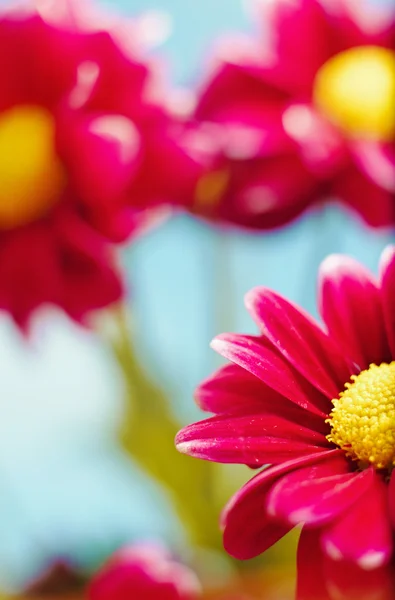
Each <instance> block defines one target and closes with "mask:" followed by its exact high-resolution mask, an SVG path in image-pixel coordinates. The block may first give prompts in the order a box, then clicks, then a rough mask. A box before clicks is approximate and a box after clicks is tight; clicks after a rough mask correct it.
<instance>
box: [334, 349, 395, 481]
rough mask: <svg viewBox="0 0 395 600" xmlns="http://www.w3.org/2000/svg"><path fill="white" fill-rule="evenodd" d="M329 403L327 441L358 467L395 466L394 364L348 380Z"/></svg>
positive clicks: (370, 369) (364, 372) (379, 467)
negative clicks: (331, 405) (354, 461)
mask: <svg viewBox="0 0 395 600" xmlns="http://www.w3.org/2000/svg"><path fill="white" fill-rule="evenodd" d="M351 379H352V383H346V386H345V387H346V389H345V390H344V391H343V392H341V394H340V395H339V398H337V399H336V400H333V406H334V408H333V409H332V412H331V414H330V416H329V417H330V418H329V419H328V423H330V425H331V428H332V430H331V433H330V434H329V435H328V440H329V441H330V442H333V443H334V444H336V445H337V446H339V447H340V448H342V449H343V450H344V451H345V452H346V454H347V456H349V457H350V458H352V459H353V460H356V461H359V463H360V466H361V467H366V466H367V465H373V466H374V467H376V469H392V468H393V467H394V466H395V361H393V362H392V363H391V364H387V363H382V364H381V365H380V366H377V365H373V364H372V365H370V367H369V369H366V370H365V371H362V372H361V373H359V375H353V376H352V377H351Z"/></svg>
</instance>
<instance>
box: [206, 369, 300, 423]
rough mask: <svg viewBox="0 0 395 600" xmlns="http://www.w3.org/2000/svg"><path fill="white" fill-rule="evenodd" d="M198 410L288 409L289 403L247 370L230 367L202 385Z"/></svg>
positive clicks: (216, 373) (217, 411)
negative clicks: (286, 407) (276, 407)
mask: <svg viewBox="0 0 395 600" xmlns="http://www.w3.org/2000/svg"><path fill="white" fill-rule="evenodd" d="M195 400H196V402H197V404H198V405H199V408H201V409H202V410H205V411H207V412H212V413H216V414H221V413H226V412H231V411H233V410H235V409H238V408H244V409H245V410H246V411H247V410H249V411H253V409H254V408H256V410H257V411H259V409H262V407H269V406H277V405H278V406H279V407H280V410H281V407H282V406H284V405H287V406H289V404H290V402H289V401H288V400H286V399H285V398H284V396H281V394H278V393H277V392H275V391H274V390H272V388H270V387H268V386H267V385H265V384H264V383H263V381H261V380H260V379H258V378H257V377H255V376H254V375H251V373H249V372H248V371H246V370H245V369H242V368H241V367H239V366H238V365H234V364H228V365H225V366H224V367H221V368H220V369H218V371H216V372H215V373H214V374H213V375H211V376H210V377H208V378H207V379H206V380H205V381H203V383H201V384H200V385H199V387H198V388H197V390H196V392H195Z"/></svg>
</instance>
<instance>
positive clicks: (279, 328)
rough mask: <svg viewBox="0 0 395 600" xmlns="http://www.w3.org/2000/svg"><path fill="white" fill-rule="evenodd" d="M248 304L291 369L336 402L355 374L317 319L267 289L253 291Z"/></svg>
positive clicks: (254, 317)
mask: <svg viewBox="0 0 395 600" xmlns="http://www.w3.org/2000/svg"><path fill="white" fill-rule="evenodd" d="M245 303H246V307H247V309H248V311H249V312H250V314H251V316H252V318H253V319H254V321H255V322H256V323H257V325H258V327H259V328H260V329H261V331H262V333H263V335H264V336H265V337H266V338H267V339H268V340H269V341H270V342H271V343H272V344H273V345H275V346H276V348H277V349H278V350H279V351H280V352H281V354H282V355H283V356H284V357H285V358H286V359H287V360H288V361H289V362H290V363H291V365H292V366H293V367H294V368H295V369H297V370H298V371H299V373H301V374H302V375H303V376H304V377H306V379H307V380H308V381H309V382H310V383H311V384H312V385H314V386H315V387H316V388H317V389H318V390H320V391H321V392H322V393H323V394H325V395H326V396H327V397H328V398H330V399H332V398H336V397H337V396H338V394H339V391H340V390H342V389H343V388H344V384H345V383H346V382H347V381H348V380H349V378H350V375H351V374H352V371H351V370H350V367H349V365H347V362H346V359H345V358H344V357H343V356H342V355H341V353H340V350H339V349H338V348H337V347H336V346H335V344H334V343H333V342H332V340H331V339H330V338H329V337H328V335H327V334H326V333H325V332H324V331H323V330H322V329H321V328H320V327H319V326H318V324H317V323H316V322H315V321H314V319H312V317H310V315H308V314H307V313H304V312H303V311H302V310H301V309H299V308H297V307H296V306H295V305H293V304H292V303H291V302H289V301H287V300H285V298H283V297H282V296H280V295H279V294H277V293H275V292H273V291H271V290H269V289H267V288H264V287H259V288H255V289H253V290H251V291H250V292H249V293H248V294H247V295H246V299H245Z"/></svg>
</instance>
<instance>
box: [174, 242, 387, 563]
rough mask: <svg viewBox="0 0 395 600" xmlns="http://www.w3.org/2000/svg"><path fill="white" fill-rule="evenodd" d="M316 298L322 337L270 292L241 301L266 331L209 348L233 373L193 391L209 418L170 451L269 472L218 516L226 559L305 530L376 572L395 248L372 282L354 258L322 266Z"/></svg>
mask: <svg viewBox="0 0 395 600" xmlns="http://www.w3.org/2000/svg"><path fill="white" fill-rule="evenodd" d="M319 298H320V311H321V316H322V319H323V321H324V325H325V327H321V326H320V325H319V324H318V323H317V322H315V321H314V320H313V319H312V318H311V317H310V316H309V315H307V314H306V313H304V312H303V311H302V310H301V309H299V308H298V307H296V306H295V305H293V304H292V303H290V302H289V301H287V300H285V299H284V298H282V297H281V296H280V295H279V294H276V293H275V292H273V291H271V290H268V289H266V288H257V289H254V290H253V291H251V292H250V293H249V294H248V295H247V298H246V305H247V308H248V310H249V312H250V313H251V315H252V317H253V318H254V320H255V321H256V323H257V324H258V326H259V328H260V332H261V333H260V335H257V336H252V335H239V334H224V335H221V336H219V337H217V338H216V339H215V340H214V341H213V344H212V345H213V348H214V349H215V350H216V351H217V352H219V353H220V354H222V355H223V356H224V357H225V358H227V359H229V360H230V361H231V363H232V364H229V365H227V366H225V367H223V368H221V369H220V370H219V371H218V372H217V373H216V374H215V375H214V376H213V377H211V378H210V379H208V380H207V381H205V382H204V383H203V384H202V385H201V386H200V387H199V389H198V390H197V401H198V403H199V405H200V406H201V408H202V409H203V410H207V411H210V412H213V413H215V416H214V417H211V418H209V419H207V420H205V421H202V422H200V423H196V424H193V425H190V426H189V427H186V428H185V429H184V430H182V431H181V432H180V433H179V434H178V436H177V446H178V449H179V450H180V451H181V452H185V453H187V454H190V455H191V456H195V457H198V458H203V459H206V460H212V461H217V462H224V463H242V464H246V465H249V466H253V467H257V468H259V467H262V466H264V465H271V466H269V467H267V468H264V469H263V470H261V471H260V472H259V473H258V474H257V475H256V476H255V477H254V478H252V479H251V480H250V481H249V482H248V483H247V484H246V485H245V486H244V487H243V488H242V489H241V490H240V491H239V492H238V493H237V494H236V495H235V496H234V498H233V499H232V500H231V501H230V503H229V505H228V506H227V508H226V509H225V512H224V515H223V519H222V526H223V530H224V544H225V548H226V549H227V551H228V552H229V553H230V554H232V555H233V556H235V557H237V558H239V559H248V558H252V557H254V556H256V555H258V554H260V553H262V552H264V551H265V550H266V549H267V548H269V547H270V546H271V545H272V544H274V543H275V542H276V541H277V540H278V539H280V538H281V537H282V536H284V535H285V534H286V533H287V532H288V531H290V530H291V529H292V528H293V527H294V526H295V525H303V532H304V534H306V532H307V533H308V532H309V531H310V529H313V530H314V531H319V543H320V544H321V547H322V550H323V553H324V555H326V556H327V557H329V559H331V560H335V561H350V562H351V563H353V564H355V565H356V566H357V567H359V568H361V569H363V570H365V571H369V570H375V569H379V568H381V567H383V566H384V565H386V564H389V563H390V562H391V561H392V560H393V556H394V548H393V538H394V528H395V476H394V475H393V468H394V466H395V327H394V326H395V311H394V304H395V247H388V248H387V249H386V250H385V251H384V253H383V255H382V259H381V265H380V278H379V281H376V279H375V278H374V277H373V276H372V275H371V274H370V273H369V272H368V271H367V270H366V269H365V268H364V267H363V266H362V265H360V264H359V263H358V262H356V261H355V260H353V259H351V258H348V257H345V256H337V255H334V256H330V257H329V258H327V259H326V260H325V261H324V263H323V264H322V266H321V271H320V292H319Z"/></svg>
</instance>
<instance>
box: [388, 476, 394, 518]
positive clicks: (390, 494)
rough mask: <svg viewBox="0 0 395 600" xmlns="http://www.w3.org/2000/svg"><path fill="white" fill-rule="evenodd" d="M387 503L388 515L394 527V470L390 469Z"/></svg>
mask: <svg viewBox="0 0 395 600" xmlns="http://www.w3.org/2000/svg"><path fill="white" fill-rule="evenodd" d="M388 503H389V515H390V519H391V523H392V527H393V528H394V529H395V471H392V475H391V478H390V481H389V486H388Z"/></svg>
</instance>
